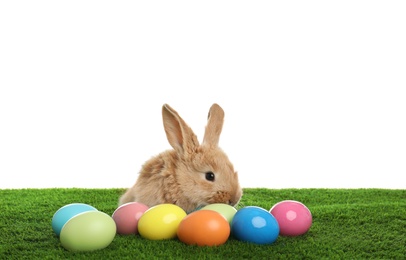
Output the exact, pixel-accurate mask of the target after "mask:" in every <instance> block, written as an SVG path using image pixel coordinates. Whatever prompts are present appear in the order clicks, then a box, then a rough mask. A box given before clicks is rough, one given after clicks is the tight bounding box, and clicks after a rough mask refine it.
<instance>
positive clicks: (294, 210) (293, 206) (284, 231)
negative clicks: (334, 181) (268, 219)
mask: <svg viewBox="0 0 406 260" xmlns="http://www.w3.org/2000/svg"><path fill="white" fill-rule="evenodd" d="M269 212H270V213H271V214H272V215H273V216H274V217H275V218H276V220H277V221H278V224H279V234H280V235H281V236H300V235H303V234H304V233H306V232H307V231H309V229H310V227H311V225H312V221H313V218H312V213H311V212H310V210H309V209H308V208H307V207H306V206H305V205H304V204H303V203H301V202H299V201H295V200H284V201H281V202H278V203H276V204H275V205H274V206H273V207H272V208H271V209H270V210H269Z"/></svg>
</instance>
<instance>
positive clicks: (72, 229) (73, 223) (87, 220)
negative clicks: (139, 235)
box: [60, 211, 116, 251]
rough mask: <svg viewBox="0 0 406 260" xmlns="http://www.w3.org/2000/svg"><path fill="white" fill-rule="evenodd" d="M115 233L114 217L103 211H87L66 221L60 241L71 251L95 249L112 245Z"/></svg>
mask: <svg viewBox="0 0 406 260" xmlns="http://www.w3.org/2000/svg"><path fill="white" fill-rule="evenodd" d="M115 235H116V223H115V222H114V220H113V218H112V217H110V216H109V215H107V214H106V213H104V212H101V211H87V212H83V213H80V214H78V215H76V216H74V217H72V218H71V219H70V220H69V221H68V222H66V224H65V225H64V226H63V227H62V230H61V234H60V241H61V244H62V246H63V247H64V248H66V249H67V250H69V251H93V250H98V249H103V248H105V247H107V246H108V245H110V243H111V242H112V241H113V239H114V237H115Z"/></svg>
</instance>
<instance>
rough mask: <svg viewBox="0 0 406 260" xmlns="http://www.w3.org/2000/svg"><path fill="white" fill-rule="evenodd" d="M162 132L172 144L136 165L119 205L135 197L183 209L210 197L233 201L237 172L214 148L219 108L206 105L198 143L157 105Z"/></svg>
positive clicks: (182, 124) (172, 112)
mask: <svg viewBox="0 0 406 260" xmlns="http://www.w3.org/2000/svg"><path fill="white" fill-rule="evenodd" d="M162 119H163V124H164V129H165V133H166V137H167V139H168V141H169V143H170V145H171V146H172V147H173V150H167V151H164V152H162V153H160V154H158V155H157V156H155V157H152V158H151V159H150V160H148V161H146V162H145V163H144V165H143V166H142V168H141V171H140V173H139V176H138V179H137V181H136V183H135V184H134V186H132V187H131V188H129V189H128V190H127V191H126V192H125V193H124V194H123V195H122V196H121V198H120V199H119V205H122V204H124V203H127V202H133V201H137V202H140V203H143V204H146V205H147V206H149V207H152V206H155V205H158V204H164V203H172V204H176V205H178V206H179V207H181V208H183V209H184V210H185V211H186V212H187V213H189V212H191V211H193V210H195V209H196V208H199V207H203V206H205V205H208V204H212V203H226V204H229V205H232V206H235V205H237V204H238V202H239V201H240V199H241V196H242V189H241V187H240V184H239V181H238V175H237V172H235V171H234V167H233V164H232V163H231V162H230V161H229V159H228V157H227V155H226V154H225V153H224V152H223V151H222V150H221V149H220V148H219V146H218V142H219V139H220V134H221V130H222V128H223V121H224V111H223V109H222V108H221V107H220V106H219V105H217V104H213V105H212V106H211V108H210V111H209V115H208V121H207V126H206V129H205V133H204V138H203V142H202V144H199V142H198V140H197V137H196V135H195V134H194V133H193V131H192V129H191V128H190V127H189V126H188V125H187V124H186V123H185V121H183V119H182V118H181V117H180V116H179V114H178V113H177V112H176V111H175V110H174V109H173V108H171V107H170V106H169V105H167V104H164V105H163V107H162Z"/></svg>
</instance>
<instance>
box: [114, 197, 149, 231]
mask: <svg viewBox="0 0 406 260" xmlns="http://www.w3.org/2000/svg"><path fill="white" fill-rule="evenodd" d="M148 208H149V207H148V206H147V205H145V204H142V203H139V202H129V203H126V204H123V205H121V206H119V207H118V208H117V209H116V210H115V211H114V212H113V215H112V218H113V220H114V222H116V226H117V234H121V235H129V234H138V220H139V219H140V217H141V216H142V215H143V214H144V212H145V211H146V210H147V209H148Z"/></svg>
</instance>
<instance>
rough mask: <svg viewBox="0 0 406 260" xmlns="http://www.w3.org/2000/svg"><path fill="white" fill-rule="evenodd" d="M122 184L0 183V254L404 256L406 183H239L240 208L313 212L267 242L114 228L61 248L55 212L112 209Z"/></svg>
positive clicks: (48, 256) (23, 256)
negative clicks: (93, 241)
mask: <svg viewBox="0 0 406 260" xmlns="http://www.w3.org/2000/svg"><path fill="white" fill-rule="evenodd" d="M123 191H124V190H123V189H76V188H72V189H4V190H0V205H1V211H0V259H405V258H406V190H386V189H278V190H272V189H260V188H258V189H244V195H243V198H242V200H241V202H240V204H239V206H238V207H237V209H239V208H242V207H244V206H259V207H263V208H265V209H267V210H269V209H270V208H271V207H272V206H273V205H274V204H275V203H277V202H279V201H282V200H287V199H289V200H297V201H300V202H302V203H304V204H305V205H306V206H307V207H308V208H309V209H310V211H311V212H312V215H313V224H312V227H311V228H310V230H309V231H308V232H307V233H306V234H304V235H302V236H298V237H283V236H279V237H278V239H277V240H276V241H275V242H274V243H273V244H270V245H257V244H252V243H246V242H241V241H238V240H236V239H235V238H233V237H230V238H229V240H228V241H227V242H226V243H225V244H223V245H220V246H214V247H198V246H191V245H186V244H184V243H182V242H181V241H179V240H177V239H172V240H164V241H150V240H147V239H144V238H142V237H140V236H139V235H137V236H134V235H128V236H122V235H116V237H115V238H114V240H113V242H112V243H111V244H110V245H109V246H108V247H106V248H104V249H101V250H96V251H92V252H70V251H67V250H66V249H64V248H63V247H62V245H61V243H60V241H59V238H58V237H57V236H56V235H55V234H54V232H53V230H52V226H51V221H52V217H53V214H54V213H55V212H56V211H57V210H58V209H59V208H60V207H62V206H64V205H66V204H70V203H74V202H80V203H87V204H90V205H92V206H94V207H96V208H97V209H98V210H100V211H103V212H105V213H107V214H109V215H111V214H112V213H113V212H114V210H115V209H116V207H117V201H118V197H119V196H120V195H121V193H122V192H123Z"/></svg>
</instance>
